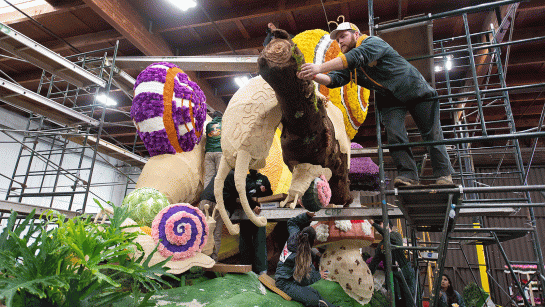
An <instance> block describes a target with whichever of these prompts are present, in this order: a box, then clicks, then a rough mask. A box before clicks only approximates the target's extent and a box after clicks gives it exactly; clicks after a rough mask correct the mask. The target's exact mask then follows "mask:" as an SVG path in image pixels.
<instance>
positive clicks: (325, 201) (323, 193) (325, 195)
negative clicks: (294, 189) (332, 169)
mask: <svg viewBox="0 0 545 307" xmlns="http://www.w3.org/2000/svg"><path fill="white" fill-rule="evenodd" d="M320 179H322V180H321V181H320V180H317V181H318V183H317V184H316V189H317V192H318V199H319V201H320V204H322V207H327V206H328V205H329V202H330V201H331V188H330V187H329V183H328V182H327V180H326V179H325V176H324V175H321V176H320Z"/></svg>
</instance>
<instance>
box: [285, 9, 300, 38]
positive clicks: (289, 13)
mask: <svg viewBox="0 0 545 307" xmlns="http://www.w3.org/2000/svg"><path fill="white" fill-rule="evenodd" d="M285 15H286V18H287V19H288V23H289V25H290V28H291V33H298V32H299V31H298V30H297V22H295V17H293V12H292V11H287V12H286V13H285Z"/></svg>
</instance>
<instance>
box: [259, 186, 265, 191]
mask: <svg viewBox="0 0 545 307" xmlns="http://www.w3.org/2000/svg"><path fill="white" fill-rule="evenodd" d="M259 189H260V190H261V192H265V191H266V190H267V188H266V187H265V186H264V185H262V186H259Z"/></svg>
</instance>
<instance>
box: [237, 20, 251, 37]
mask: <svg viewBox="0 0 545 307" xmlns="http://www.w3.org/2000/svg"><path fill="white" fill-rule="evenodd" d="M235 24H236V25H237V28H238V30H239V31H240V33H242V36H244V38H245V39H250V38H251V36H250V34H249V33H248V31H247V30H246V28H245V27H244V25H243V24H242V21H240V19H236V20H235Z"/></svg>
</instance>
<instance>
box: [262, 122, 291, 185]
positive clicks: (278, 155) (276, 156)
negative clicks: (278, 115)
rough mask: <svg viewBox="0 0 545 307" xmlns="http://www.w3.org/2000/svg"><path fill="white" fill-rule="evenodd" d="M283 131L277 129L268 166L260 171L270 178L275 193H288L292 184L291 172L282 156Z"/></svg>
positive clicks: (267, 160)
mask: <svg viewBox="0 0 545 307" xmlns="http://www.w3.org/2000/svg"><path fill="white" fill-rule="evenodd" d="M281 133H282V132H281V131H280V130H279V129H276V133H275V134H274V139H273V143H272V145H271V149H270V151H269V155H268V156H267V159H266V160H265V161H266V163H267V166H265V167H264V168H262V169H260V170H259V172H260V173H262V174H263V175H265V176H267V178H269V182H270V183H271V189H272V191H273V194H280V193H288V190H289V188H290V184H291V172H290V170H289V169H288V166H287V165H286V164H284V159H283V158H282V146H281V145H280V135H281Z"/></svg>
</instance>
